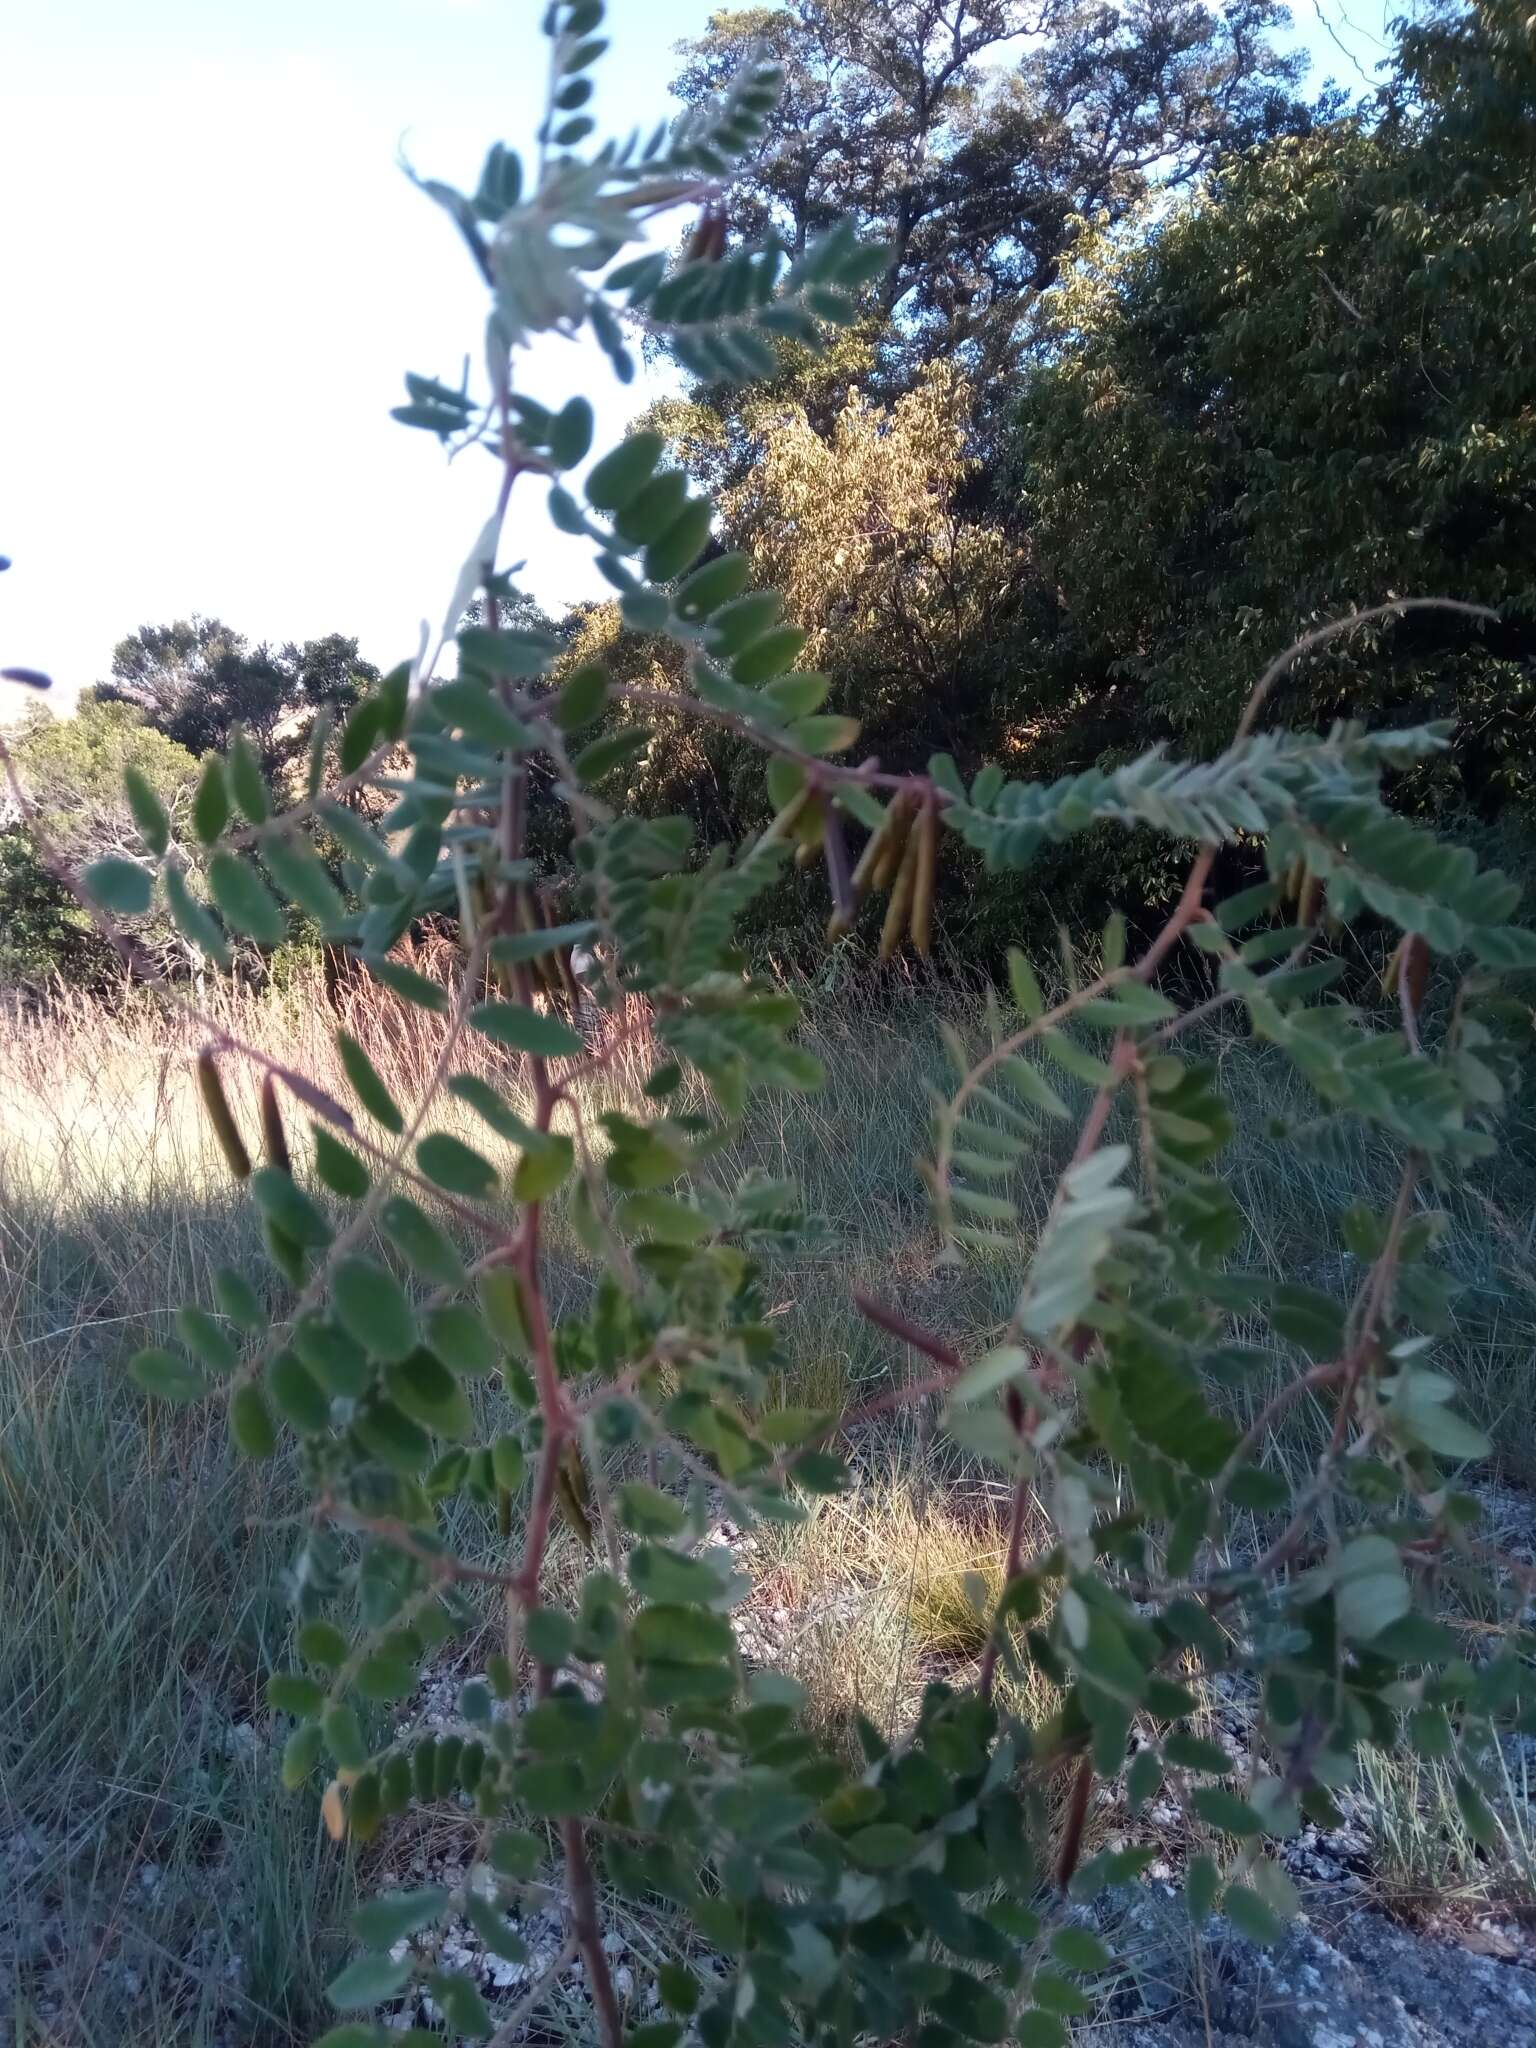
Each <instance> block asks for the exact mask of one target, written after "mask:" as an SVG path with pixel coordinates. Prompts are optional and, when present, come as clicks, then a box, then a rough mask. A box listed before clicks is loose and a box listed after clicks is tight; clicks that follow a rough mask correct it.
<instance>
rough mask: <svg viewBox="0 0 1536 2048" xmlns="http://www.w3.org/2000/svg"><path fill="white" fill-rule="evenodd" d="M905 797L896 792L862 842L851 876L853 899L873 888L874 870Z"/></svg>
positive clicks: (903, 792)
mask: <svg viewBox="0 0 1536 2048" xmlns="http://www.w3.org/2000/svg"><path fill="white" fill-rule="evenodd" d="M905 796H906V791H905V790H898V791H897V792H896V794H895V796H893V797H892V798H891V801H890V803H889V804H888V805H887V807H886V813H885V816H884V817H883V818H882V819H881V820H880V822H879V824H878V825H877V826H876V827H875V829H874V831H873V832H871V833H870V835H869V837H868V839H866V840H865V842H864V851H863V852H862V853H861V854H860V855H859V858H858V861H857V863H856V864H855V866H854V870H853V876H852V887H853V893H854V896H855V898H858V897H860V896H862V895H863V894H864V891H865V890H866V889H870V888H873V886H874V880H875V869H876V867H877V866H878V865H879V863H880V860H881V857H882V856H883V854H884V852H885V848H886V844H887V842H888V841H889V839H890V835H891V832H892V830H893V829H894V827H895V825H896V823H897V821H898V819H899V815H900V811H901V805H902V802H903V800H904V798H905Z"/></svg>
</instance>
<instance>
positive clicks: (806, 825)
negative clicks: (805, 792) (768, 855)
mask: <svg viewBox="0 0 1536 2048" xmlns="http://www.w3.org/2000/svg"><path fill="white" fill-rule="evenodd" d="M826 822H827V807H826V805H825V803H823V801H822V800H821V798H820V797H817V798H816V800H815V802H814V803H810V804H807V805H806V806H805V808H804V810H803V811H802V812H801V813H800V816H799V817H798V818H797V819H796V821H795V837H796V839H797V840H798V841H799V844H798V845H797V846H796V848H795V866H796V867H797V868H808V867H810V866H811V864H812V863H813V862H814V861H816V860H819V859H820V857H821V835H822V833H823V831H824V830H825V829H826Z"/></svg>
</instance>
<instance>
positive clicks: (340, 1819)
mask: <svg viewBox="0 0 1536 2048" xmlns="http://www.w3.org/2000/svg"><path fill="white" fill-rule="evenodd" d="M320 1818H321V1819H322V1820H323V1821H324V1822H325V1832H326V1833H327V1834H328V1835H329V1836H330V1838H331V1840H332V1841H333V1842H339V1841H342V1840H343V1839H344V1838H345V1835H346V1832H347V1816H346V1813H345V1812H344V1810H343V1808H342V1804H341V1780H340V1778H332V1780H331V1782H330V1783H329V1785H327V1786H326V1788H325V1797H324V1798H323V1799H322V1800H321V1801H320Z"/></svg>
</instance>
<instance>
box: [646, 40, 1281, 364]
mask: <svg viewBox="0 0 1536 2048" xmlns="http://www.w3.org/2000/svg"><path fill="white" fill-rule="evenodd" d="M1288 19H1289V17H1288V15H1287V14H1286V11H1285V9H1284V8H1283V7H1281V6H1278V5H1275V4H1273V0H1236V4H1234V5H1230V6H1227V7H1224V8H1222V9H1221V11H1220V12H1219V13H1218V12H1214V11H1212V10H1211V9H1209V8H1207V7H1205V6H1203V5H1198V4H1191V0H1132V4H1131V5H1129V6H1126V7H1106V6H1103V5H1097V4H1091V0H1042V4H1040V5H1038V6H1026V5H1021V4H1018V0H792V4H790V5H787V6H753V7H735V8H725V9H722V10H720V11H719V12H717V13H716V14H715V15H713V16H712V17H711V20H710V24H709V27H708V29H707V31H706V32H705V34H704V35H703V36H701V37H699V38H697V39H696V40H694V41H692V42H690V43H685V44H684V45H683V46H682V50H683V56H684V67H683V70H682V73H681V75H680V77H679V80H678V83H677V88H676V89H677V91H678V92H679V93H680V95H681V96H682V97H683V98H684V99H685V100H686V101H688V102H690V103H696V102H697V101H698V100H699V99H700V97H701V96H703V95H706V94H708V93H709V92H711V91H714V90H716V89H717V88H718V87H719V85H720V83H721V81H722V79H723V78H724V77H725V76H726V75H727V74H728V73H729V72H730V70H731V69H732V68H733V67H734V66H735V65H736V64H738V63H739V62H740V61H741V58H742V56H743V53H744V52H745V51H746V50H747V49H749V48H750V47H751V46H752V44H753V43H755V42H757V41H759V40H761V41H765V42H766V43H767V45H768V47H769V48H771V49H772V51H773V53H774V55H775V57H776V58H777V59H778V61H779V63H780V64H781V65H782V67H783V69H784V72H785V76H786V79H787V86H786V91H785V95H784V98H783V100H782V102H781V104H780V107H779V111H778V113H777V114H776V116H775V118H774V123H773V127H772V131H771V136H770V140H769V145H768V147H767V149H766V150H765V151H764V153H763V155H762V157H761V158H760V159H759V160H758V162H757V163H756V164H755V165H754V166H753V168H752V170H751V172H750V174H749V176H748V178H747V180H746V181H745V183H744V185H743V186H742V187H741V188H739V189H738V190H737V191H736V192H735V193H734V194H733V197H732V220H733V221H734V222H735V223H737V224H739V226H740V229H741V231H742V232H743V234H745V235H747V236H753V235H759V234H762V233H764V232H767V231H769V230H772V231H774V232H776V233H778V234H780V235H782V236H783V238H784V240H785V241H786V243H787V244H788V246H789V248H790V250H791V251H792V252H793V253H794V254H797V255H798V254H799V253H800V252H801V251H802V250H803V249H804V248H805V246H806V244H807V241H808V240H809V239H810V238H812V237H814V236H815V235H817V234H819V233H821V232H822V231H823V230H824V229H825V228H826V227H827V226H828V225H830V223H831V222H832V221H834V220H836V219H839V218H841V217H843V216H846V215H850V214H851V215H853V216H854V217H855V218H856V219H858V221H859V222H860V224H861V225H862V226H863V227H864V228H865V229H866V230H868V231H869V232H871V233H873V234H876V235H878V236H880V237H881V238H882V239H883V240H884V241H885V242H886V243H887V244H888V245H889V249H890V262H889V266H888V268H887V270H886V272H885V275H884V276H883V278H882V279H881V280H880V281H879V283H878V285H877V287H876V291H875V294H874V296H875V299H876V302H877V310H878V314H879V316H880V319H881V321H882V322H886V321H889V322H893V323H894V325H893V326H892V327H891V329H890V330H889V332H888V334H887V338H886V345H887V347H888V349H893V350H894V353H895V356H896V358H897V361H898V363H900V364H904V365H906V373H909V372H910V366H911V364H912V363H913V362H914V361H916V360H921V359H923V358H925V357H930V356H940V355H942V356H953V355H954V354H956V353H957V352H958V353H959V355H960V356H961V357H962V359H964V360H965V361H966V362H967V364H968V366H969V367H970V368H971V369H972V370H973V372H975V373H976V374H977V375H978V377H980V378H981V379H983V380H984V381H985V382H986V383H988V384H989V383H990V380H991V379H992V378H993V377H994V376H996V375H997V374H998V373H999V372H1001V373H1003V374H1004V375H1007V374H1008V373H1010V372H1011V371H1012V369H1013V367H1014V363H1015V359H1016V355H1017V350H1018V344H1019V337H1020V326H1021V322H1022V321H1023V320H1024V317H1025V315H1026V314H1027V312H1028V310H1029V309H1030V307H1031V306H1032V305H1033V303H1034V301H1035V299H1036V297H1037V295H1038V294H1039V293H1040V292H1041V291H1043V290H1045V289H1046V288H1047V287H1048V286H1049V285H1050V284H1051V283H1052V282H1053V281H1054V279H1055V276H1056V273H1057V269H1058V266H1059V264H1060V261H1061V257H1062V254H1063V252H1064V250H1065V249H1066V248H1067V247H1068V246H1069V244H1070V241H1071V239H1072V234H1073V228H1074V222H1075V221H1076V219H1077V218H1078V217H1079V216H1082V215H1091V214H1094V213H1097V212H1099V211H1101V210H1102V211H1107V212H1108V213H1109V214H1110V215H1112V216H1113V217H1115V218H1118V217H1119V216H1120V215H1122V214H1123V213H1125V212H1126V211H1127V210H1128V209H1129V208H1131V207H1133V206H1135V205H1136V204H1137V203H1138V202H1139V201H1140V200H1142V199H1143V198H1144V197H1145V196H1146V195H1147V193H1148V192H1149V191H1151V190H1153V189H1154V188H1156V189H1162V190H1166V189H1168V188H1170V187H1176V186H1179V185H1181V184H1185V183H1187V182H1189V181H1190V180H1191V179H1193V178H1195V177H1197V176H1198V175H1199V174H1200V173H1202V172H1204V171H1206V170H1208V169H1209V168H1210V167H1211V166H1212V165H1213V164H1214V163H1215V162H1216V161H1217V160H1218V158H1219V157H1220V156H1221V155H1222V154H1223V153H1224V152H1226V151H1229V150H1231V149H1233V148H1239V147H1242V146H1243V145H1244V144H1246V143H1248V142H1251V141H1252V140H1253V139H1254V138H1255V137H1256V136H1259V135H1263V134H1266V133H1274V132H1276V131H1278V130H1280V129H1284V128H1287V127H1291V126H1295V125H1297V124H1301V125H1305V124H1306V122H1307V121H1308V119H1309V117H1308V115H1307V114H1306V112H1305V110H1304V109H1302V108H1300V107H1299V106H1298V105H1297V104H1296V103H1295V101H1294V99H1293V97H1292V95H1291V93H1290V90H1289V88H1290V87H1291V86H1292V84H1293V83H1294V81H1295V80H1296V78H1297V77H1298V75H1299V71H1300V63H1299V60H1297V59H1296V58H1294V57H1288V56H1284V55H1282V54H1280V53H1279V51H1278V50H1277V49H1276V47H1275V45H1274V42H1273V40H1272V32H1273V31H1275V30H1276V29H1278V28H1281V27H1283V25H1284V24H1285V23H1286V21H1287V20H1288Z"/></svg>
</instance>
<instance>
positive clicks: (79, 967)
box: [0, 827, 117, 989]
mask: <svg viewBox="0 0 1536 2048" xmlns="http://www.w3.org/2000/svg"><path fill="white" fill-rule="evenodd" d="M116 973H117V961H116V957H115V956H114V954H113V952H112V948H111V947H110V946H109V945H108V944H107V943H106V941H105V940H104V939H103V938H102V937H101V936H100V935H99V934H98V933H97V931H96V929H95V927H94V926H93V925H92V923H91V920H90V918H89V916H88V915H87V913H86V912H85V911H84V910H83V909H82V908H81V905H80V899H79V898H78V896H77V895H76V894H75V892H74V890H73V889H72V888H70V887H69V885H68V883H67V882H65V881H62V880H61V879H60V878H59V877H58V876H57V875H55V874H53V873H51V872H50V871H49V869H48V868H47V866H46V865H45V864H44V862H43V860H42V858H41V856H40V855H39V853H38V849H37V843H36V841H35V839H34V838H33V836H32V834H31V833H29V832H26V831H23V830H21V829H20V828H19V827H12V828H10V829H8V830H4V831H0V988H14V987H17V986H21V987H30V988H35V989H43V988H46V986H47V985H48V983H49V982H51V981H54V980H55V979H57V980H61V981H66V982H71V983H74V984H76V985H77V986H80V985H84V986H96V985H98V984H100V983H102V982H104V981H108V980H111V979H113V978H114V977H115V976H116Z"/></svg>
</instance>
